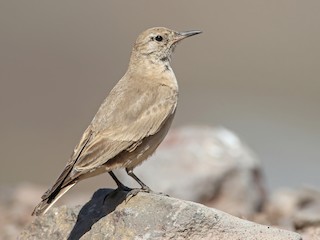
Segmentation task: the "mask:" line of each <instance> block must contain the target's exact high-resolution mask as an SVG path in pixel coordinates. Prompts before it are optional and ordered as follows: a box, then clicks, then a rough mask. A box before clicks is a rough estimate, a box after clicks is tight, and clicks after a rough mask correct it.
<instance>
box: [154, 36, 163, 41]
mask: <svg viewBox="0 0 320 240" xmlns="http://www.w3.org/2000/svg"><path fill="white" fill-rule="evenodd" d="M155 39H156V41H158V42H161V41H162V40H163V38H162V37H161V36H160V35H157V36H156V37H155Z"/></svg>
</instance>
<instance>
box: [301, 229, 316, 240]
mask: <svg viewBox="0 0 320 240" xmlns="http://www.w3.org/2000/svg"><path fill="white" fill-rule="evenodd" d="M301 235H302V237H303V240H320V227H307V228H305V229H303V231H302V232H301Z"/></svg>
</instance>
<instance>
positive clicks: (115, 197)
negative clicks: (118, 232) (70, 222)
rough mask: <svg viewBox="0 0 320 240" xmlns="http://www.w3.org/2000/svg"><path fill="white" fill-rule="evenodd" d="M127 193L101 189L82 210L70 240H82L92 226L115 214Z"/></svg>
mask: <svg viewBox="0 0 320 240" xmlns="http://www.w3.org/2000/svg"><path fill="white" fill-rule="evenodd" d="M126 195H127V192H124V191H120V190H118V189H116V190H113V189H99V190H97V191H96V192H95V193H94V194H93V196H92V198H91V200H90V201H89V202H87V203H86V204H85V205H84V206H83V207H82V208H81V210H80V212H79V214H78V218H77V222H76V224H75V225H74V227H73V229H72V231H71V233H70V235H69V237H68V240H74V239H80V238H81V237H82V236H83V235H84V234H85V233H86V232H88V231H89V230H90V229H91V227H92V225H93V224H95V223H96V222H98V221H99V220H100V219H101V218H103V217H105V216H107V215H108V214H109V213H111V212H113V211H114V210H115V209H116V207H117V206H118V205H119V204H121V203H122V202H123V201H124V200H125V199H126Z"/></svg>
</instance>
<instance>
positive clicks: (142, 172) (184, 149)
mask: <svg viewBox="0 0 320 240" xmlns="http://www.w3.org/2000/svg"><path fill="white" fill-rule="evenodd" d="M135 173H136V174H137V176H139V178H141V179H142V180H143V181H144V182H145V183H147V185H149V187H151V189H154V190H155V191H160V192H164V193H167V194H169V195H170V196H173V197H176V198H180V199H184V200H189V201H193V202H198V203H203V204H205V205H207V206H211V207H215V208H218V209H220V210H223V211H226V212H228V213H230V214H232V215H236V216H241V217H249V216H250V215H252V214H254V213H256V212H257V211H259V210H260V209H261V207H262V206H263V204H264V202H265V200H266V191H265V184H264V181H263V177H262V175H263V174H262V167H261V162H260V161H259V159H258V158H257V157H256V156H255V155H254V154H253V153H252V151H251V150H250V149H249V148H248V147H247V146H246V145H245V144H244V143H243V142H242V141H241V140H240V139H239V138H238V137H237V136H236V135H235V134H234V133H232V132H231V131H229V130H227V129H225V128H210V127H181V128H178V129H174V130H172V131H170V133H169V134H168V136H167V137H166V138H165V140H164V142H163V143H162V144H161V145H160V146H159V148H158V150H157V152H156V153H155V155H154V156H152V157H151V159H149V160H148V161H146V162H144V163H143V164H142V165H141V166H139V167H138V168H136V169H135ZM119 174H120V175H119V176H121V179H122V180H123V181H124V182H125V183H126V184H127V185H134V184H135V182H134V181H130V180H131V178H130V177H128V176H127V175H126V173H125V172H124V171H121V172H119ZM230 189H232V191H230Z"/></svg>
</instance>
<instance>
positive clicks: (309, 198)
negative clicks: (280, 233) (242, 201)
mask: <svg viewBox="0 0 320 240" xmlns="http://www.w3.org/2000/svg"><path fill="white" fill-rule="evenodd" d="M264 212H265V214H266V215H267V217H268V219H269V221H270V222H271V223H272V224H275V225H278V226H282V227H287V228H291V229H295V230H301V229H304V228H307V227H310V226H315V227H320V191H319V190H316V189H313V188H300V189H282V190H278V191H277V192H275V193H274V194H272V196H271V198H270V200H269V202H268V203H267V205H266V208H265V211H264Z"/></svg>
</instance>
